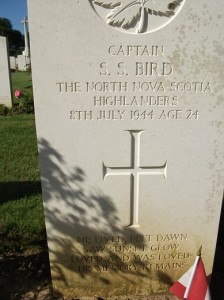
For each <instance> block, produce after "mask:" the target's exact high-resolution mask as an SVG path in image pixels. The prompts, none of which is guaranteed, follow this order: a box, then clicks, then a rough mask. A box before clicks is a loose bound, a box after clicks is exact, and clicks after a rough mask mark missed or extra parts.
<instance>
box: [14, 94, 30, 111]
mask: <svg viewBox="0 0 224 300" xmlns="http://www.w3.org/2000/svg"><path fill="white" fill-rule="evenodd" d="M14 111H15V112H16V113H27V114H32V113H34V102H33V92H32V91H30V92H23V95H22V97H21V98H19V101H18V104H16V105H15V106H14Z"/></svg>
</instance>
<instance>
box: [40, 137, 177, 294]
mask: <svg viewBox="0 0 224 300" xmlns="http://www.w3.org/2000/svg"><path fill="white" fill-rule="evenodd" d="M38 145H39V152H40V158H41V159H40V164H41V166H42V167H41V170H42V174H41V176H42V190H43V196H44V199H45V202H44V207H45V218H46V221H47V234H48V247H49V251H50V258H51V271H52V278H53V285H54V286H56V285H57V286H58V287H60V288H59V290H60V291H61V290H65V291H66V290H69V289H74V290H75V291H76V290H77V289H75V286H76V281H78V282H79V288H78V289H79V294H78V295H77V296H78V297H79V296H80V294H82V295H85V292H87V291H85V290H84V289H83V287H84V286H86V285H88V282H92V286H89V287H88V293H87V294H91V292H92V291H94V290H95V289H96V288H95V285H96V286H98V285H100V284H101V285H102V286H104V287H105V290H107V289H108V288H107V287H108V286H109V285H110V289H112V286H113V277H116V278H117V282H118V286H119V288H120V287H121V286H122V284H123V285H124V286H125V289H126V288H127V287H129V289H130V288H131V289H132V288H133V289H135V290H137V289H138V285H139V283H141V282H144V283H145V282H147V285H148V294H150V293H151V292H152V291H151V289H152V287H151V280H154V279H155V271H151V270H150V268H148V264H149V261H144V260H141V259H140V258H139V257H137V256H135V257H134V255H133V254H141V251H142V247H143V245H142V244H144V242H142V241H143V240H144V237H143V236H142V234H141V233H140V232H139V231H138V230H137V229H136V228H130V227H129V228H127V227H125V228H124V227H122V226H121V220H120V218H119V214H118V211H117V209H118V208H117V207H115V204H114V202H113V201H112V199H111V198H110V197H109V196H107V195H105V194H104V193H103V192H102V191H101V190H100V189H98V188H97V187H91V186H89V182H88V175H87V174H86V173H85V171H84V170H83V169H82V168H80V167H77V166H76V167H71V166H68V165H67V164H66V162H65V160H64V158H63V155H61V154H59V153H58V152H57V151H56V150H55V149H54V148H53V147H52V146H51V145H50V143H49V142H48V141H46V140H44V139H42V140H39V143H38ZM131 236H138V239H139V240H140V241H141V242H139V240H135V239H133V240H131V239H130V237H131ZM111 274H112V275H111ZM156 276H157V278H158V282H160V283H163V284H164V285H167V288H168V286H169V284H170V283H171V278H169V276H167V275H166V274H165V273H163V272H162V271H161V270H160V271H158V272H157V274H156ZM68 278H69V280H68ZM93 282H95V283H96V284H95V285H94V284H93ZM121 282H122V284H121ZM117 288H118V287H117ZM139 288H141V287H140V286H139ZM91 289H92V291H91ZM125 292H126V291H125ZM105 295H106V296H107V292H103V294H100V295H98V296H103V297H105ZM85 296H88V295H85Z"/></svg>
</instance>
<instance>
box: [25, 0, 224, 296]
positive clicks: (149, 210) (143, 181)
mask: <svg viewBox="0 0 224 300" xmlns="http://www.w3.org/2000/svg"><path fill="white" fill-rule="evenodd" d="M165 2H166V1H161V2H160V1H158V4H159V5H160V6H159V9H157V8H156V4H153V3H152V2H143V3H142V4H144V5H142V7H141V6H140V7H139V6H138V5H139V3H138V2H136V4H133V6H131V7H129V6H127V7H125V3H126V2H125V1H120V2H119V3H121V4H122V5H123V6H120V4H119V3H118V2H116V1H114V2H112V1H109V0H108V1H106V0H105V1H103V0H102V1H98V0H97V1H73V0H66V1H62V0H54V1H53V0H46V1H45V5H44V6H40V5H39V1H38V0H32V1H29V21H30V37H31V52H32V70H33V82H34V95H35V108H36V121H37V134H38V145H39V152H40V163H41V170H42V187H43V196H44V206H45V215H46V226H47V234H48V244H49V251H50V259H51V271H52V279H53V286H54V288H55V290H57V291H59V292H60V293H62V294H63V295H65V296H66V297H75V298H79V297H93V296H98V297H108V298H113V297H119V296H121V297H126V298H127V297H135V296H146V295H151V296H153V295H159V294H163V293H168V290H169V287H170V285H171V284H172V282H174V281H176V280H177V279H178V278H179V277H180V276H181V275H182V274H183V273H184V272H186V271H187V270H188V268H189V267H190V266H191V265H192V264H193V262H194V259H195V256H196V253H197V251H198V249H199V247H200V245H202V246H203V251H202V257H203V261H204V264H205V268H206V272H207V274H208V275H209V274H210V273H211V272H212V265H213V258H214V251H215V245H216V238H217V230H218V224H219V215H220V210H221V203H222V196H223V162H224V157H223V140H224V138H223V111H224V107H223V103H224V99H223V92H224V91H223V89H224V88H223V80H224V78H223V64H224V61H223V53H224V48H223V33H222V23H223V20H222V15H221V13H218V12H221V11H222V10H223V8H224V4H223V2H221V1H220V0H219V1H216V2H215V3H214V2H211V3H205V2H204V1H202V0H199V1H197V2H195V1H193V0H189V1H186V2H185V1H175V2H174V3H169V2H167V3H166V6H165V7H163V4H164V3H165ZM127 3H129V2H127ZM127 3H126V4H127ZM150 5H151V6H150ZM175 5H176V7H175ZM150 8H151V10H153V11H155V13H154V14H150V11H149V10H147V9H150ZM122 9H123V10H122ZM156 9H157V10H156ZM173 11H174V12H173ZM148 12H149V13H148ZM143 17H144V18H143ZM164 18H165V19H164ZM108 22H109V24H108ZM150 22H151V23H150ZM122 24H123V25H124V27H122ZM52 53H54V55H52ZM153 297H155V299H159V297H160V296H153ZM166 297H168V298H167V299H170V298H169V297H171V296H169V295H168V294H167V296H166Z"/></svg>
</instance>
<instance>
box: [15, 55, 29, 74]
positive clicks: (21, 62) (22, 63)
mask: <svg viewBox="0 0 224 300" xmlns="http://www.w3.org/2000/svg"><path fill="white" fill-rule="evenodd" d="M29 63H30V59H29V57H27V56H25V55H18V56H17V64H18V70H19V71H27V70H28V65H29Z"/></svg>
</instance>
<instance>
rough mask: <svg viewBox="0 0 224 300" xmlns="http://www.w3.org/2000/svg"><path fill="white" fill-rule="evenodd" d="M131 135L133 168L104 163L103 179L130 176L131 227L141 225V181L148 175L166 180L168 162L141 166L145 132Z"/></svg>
mask: <svg viewBox="0 0 224 300" xmlns="http://www.w3.org/2000/svg"><path fill="white" fill-rule="evenodd" d="M128 131H129V132H130V135H131V166H130V167H127V168H126V167H106V166H105V165H104V163H103V178H104V179H105V178H106V177H108V176H130V200H131V204H130V225H128V227H140V225H139V211H138V210H139V179H140V176H146V175H163V176H164V178H166V174H167V161H166V162H165V164H164V165H162V166H140V136H141V134H142V132H143V130H128Z"/></svg>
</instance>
